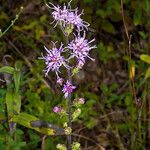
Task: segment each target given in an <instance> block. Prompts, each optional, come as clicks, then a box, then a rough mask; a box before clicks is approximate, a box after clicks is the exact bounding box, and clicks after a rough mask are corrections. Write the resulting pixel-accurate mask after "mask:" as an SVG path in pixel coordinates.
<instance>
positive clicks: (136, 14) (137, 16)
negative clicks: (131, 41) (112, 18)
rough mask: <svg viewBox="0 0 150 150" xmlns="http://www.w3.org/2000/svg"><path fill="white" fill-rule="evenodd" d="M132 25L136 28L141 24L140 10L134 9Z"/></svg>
mask: <svg viewBox="0 0 150 150" xmlns="http://www.w3.org/2000/svg"><path fill="white" fill-rule="evenodd" d="M133 21H134V25H135V26H137V25H140V24H141V22H142V10H141V8H140V7H139V8H136V10H135V12H134V19H133Z"/></svg>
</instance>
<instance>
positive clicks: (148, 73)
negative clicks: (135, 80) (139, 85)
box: [145, 67, 150, 79]
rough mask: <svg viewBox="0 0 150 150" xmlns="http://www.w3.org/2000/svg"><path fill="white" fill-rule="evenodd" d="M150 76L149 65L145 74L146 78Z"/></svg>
mask: <svg viewBox="0 0 150 150" xmlns="http://www.w3.org/2000/svg"><path fill="white" fill-rule="evenodd" d="M149 77H150V67H148V69H147V71H146V74H145V79H147V78H149Z"/></svg>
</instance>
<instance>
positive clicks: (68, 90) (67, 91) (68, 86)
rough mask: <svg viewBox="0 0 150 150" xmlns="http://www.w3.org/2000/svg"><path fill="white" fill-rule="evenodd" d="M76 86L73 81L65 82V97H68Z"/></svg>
mask: <svg viewBox="0 0 150 150" xmlns="http://www.w3.org/2000/svg"><path fill="white" fill-rule="evenodd" d="M75 88H76V87H75V86H73V85H72V83H71V82H70V81H68V80H67V82H66V83H65V84H64V87H63V90H62V92H63V93H64V97H65V98H67V97H68V96H69V94H71V93H72V92H73V90H74V89H75Z"/></svg>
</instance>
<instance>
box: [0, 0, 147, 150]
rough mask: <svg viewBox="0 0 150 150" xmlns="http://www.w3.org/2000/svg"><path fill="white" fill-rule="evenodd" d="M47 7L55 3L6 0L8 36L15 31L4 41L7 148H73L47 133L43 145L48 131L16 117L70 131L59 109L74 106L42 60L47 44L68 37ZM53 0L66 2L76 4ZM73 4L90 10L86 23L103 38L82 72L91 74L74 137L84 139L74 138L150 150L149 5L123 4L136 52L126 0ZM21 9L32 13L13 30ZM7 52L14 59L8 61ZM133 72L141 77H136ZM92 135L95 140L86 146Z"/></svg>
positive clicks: (83, 83) (0, 145) (2, 144)
mask: <svg viewBox="0 0 150 150" xmlns="http://www.w3.org/2000/svg"><path fill="white" fill-rule="evenodd" d="M45 2H49V1H48V0H47V1H44V0H37V1H34V0H30V1H29V0H22V1H21V2H19V1H12V0H5V1H4V0H1V2H0V10H1V11H0V29H1V32H0V35H2V33H3V32H4V31H7V32H6V33H5V34H4V35H3V36H2V37H0V53H1V55H0V60H1V62H0V66H1V69H0V72H1V74H0V75H1V76H0V79H1V80H0V85H1V88H0V102H1V103H0V122H1V124H0V149H4V150H5V149H7V150H22V149H25V150H30V149H42V148H43V147H44V148H43V149H45V150H55V149H56V143H65V142H64V141H65V138H64V137H53V136H47V137H46V139H45V140H43V139H44V138H43V137H44V135H45V132H44V134H43V132H42V130H41V128H38V129H35V128H32V127H31V125H28V123H29V122H30V119H29V120H28V119H27V118H28V117H24V118H25V123H27V125H23V124H24V122H23V123H20V121H18V122H17V121H16V122H17V125H16V124H14V123H13V121H12V120H11V119H12V116H16V114H22V113H25V114H30V115H32V117H35V118H39V120H45V121H47V122H49V123H51V124H52V125H58V126H60V127H62V126H63V124H62V123H63V121H64V118H60V117H59V116H58V115H57V114H54V113H53V112H52V109H53V107H54V106H55V105H60V106H63V107H66V101H65V99H64V98H63V96H62V94H60V93H61V92H60V90H61V88H59V87H57V86H56V85H55V76H54V74H53V73H51V74H50V76H49V77H48V78H45V77H44V73H43V71H42V70H43V68H44V62H43V61H42V60H39V59H38V57H40V56H41V52H42V53H44V48H43V45H48V46H51V42H50V41H51V40H54V41H58V42H61V39H62V38H64V37H61V36H62V35H61V31H60V30H59V28H55V29H54V28H53V25H51V24H50V22H52V20H53V19H52V17H51V15H50V13H51V11H50V10H49V9H48V8H47V7H46V6H45ZM51 2H53V3H55V4H56V3H59V4H60V3H61V4H63V3H64V2H68V1H67V0H57V1H54V0H53V1H51ZM72 5H73V6H74V7H75V6H78V7H79V9H80V10H81V9H84V14H85V15H84V16H83V18H84V19H85V20H86V21H87V22H89V23H90V24H91V26H90V29H89V32H88V35H87V36H88V38H89V39H92V38H93V37H95V38H96V44H97V49H96V50H93V52H92V57H93V58H95V59H96V61H95V62H88V63H87V64H86V65H85V68H84V70H83V72H81V73H83V77H82V74H80V72H79V74H78V75H79V76H77V77H76V84H77V85H78V86H79V88H78V89H77V91H76V95H74V97H76V96H77V97H79V96H82V97H84V98H85V99H86V103H85V104H84V106H83V107H82V108H81V111H82V113H81V115H80V117H79V118H78V119H77V122H74V123H73V127H74V128H73V131H74V133H76V134H78V135H80V134H81V135H83V137H80V136H79V137H78V136H75V137H74V139H75V140H76V141H80V143H81V145H82V147H83V148H85V147H86V145H87V146H89V147H91V150H93V149H94V148H96V147H97V144H95V143H94V142H93V141H92V140H91V139H95V141H97V143H98V144H99V145H102V146H103V147H105V148H106V149H120V150H123V149H128V150H145V149H149V147H150V144H149V141H150V136H149V135H150V132H149V128H150V116H149V113H148V112H149V111H150V110H149V108H150V102H149V99H150V93H149V91H150V82H149V81H150V79H149V77H150V66H149V61H150V59H149V57H150V30H149V29H150V2H149V0H143V1H141V0H132V1H130V0H123V7H124V16H125V23H126V26H127V29H128V32H129V34H130V35H132V40H131V52H129V50H128V40H127V38H126V35H125V29H124V26H123V18H122V10H121V2H120V0H83V1H79V0H77V1H72ZM21 6H23V7H24V9H23V11H22V13H21V14H20V16H19V19H18V20H16V21H15V23H14V24H13V26H11V27H10V28H9V29H8V27H9V25H11V20H14V18H15V17H16V14H18V12H19V10H20V7H21ZM7 29H8V30H7ZM7 55H9V57H10V60H5V56H7ZM131 72H134V73H133V74H132V76H130V74H131ZM134 90H135V91H134ZM134 94H135V95H134ZM135 97H136V99H135ZM14 103H16V104H17V105H14ZM6 110H7V111H6ZM14 111H15V113H16V114H15V113H14ZM20 112H21V113H20ZM21 117H22V116H21ZM22 118H23V117H22ZM26 127H27V128H26ZM32 129H35V130H36V131H35V130H32ZM104 133H105V136H104ZM48 135H52V134H51V133H50V134H48ZM84 137H88V138H89V139H90V140H91V142H89V143H88V144H86V143H87V142H86V140H87V139H86V138H84ZM90 140H89V141H90ZM106 141H107V143H106ZM43 149H42V150H43Z"/></svg>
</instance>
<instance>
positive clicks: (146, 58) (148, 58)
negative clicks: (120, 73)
mask: <svg viewBox="0 0 150 150" xmlns="http://www.w3.org/2000/svg"><path fill="white" fill-rule="evenodd" d="M140 59H141V60H142V61H144V62H146V63H148V64H150V56H149V55H145V54H142V55H141V56H140Z"/></svg>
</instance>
